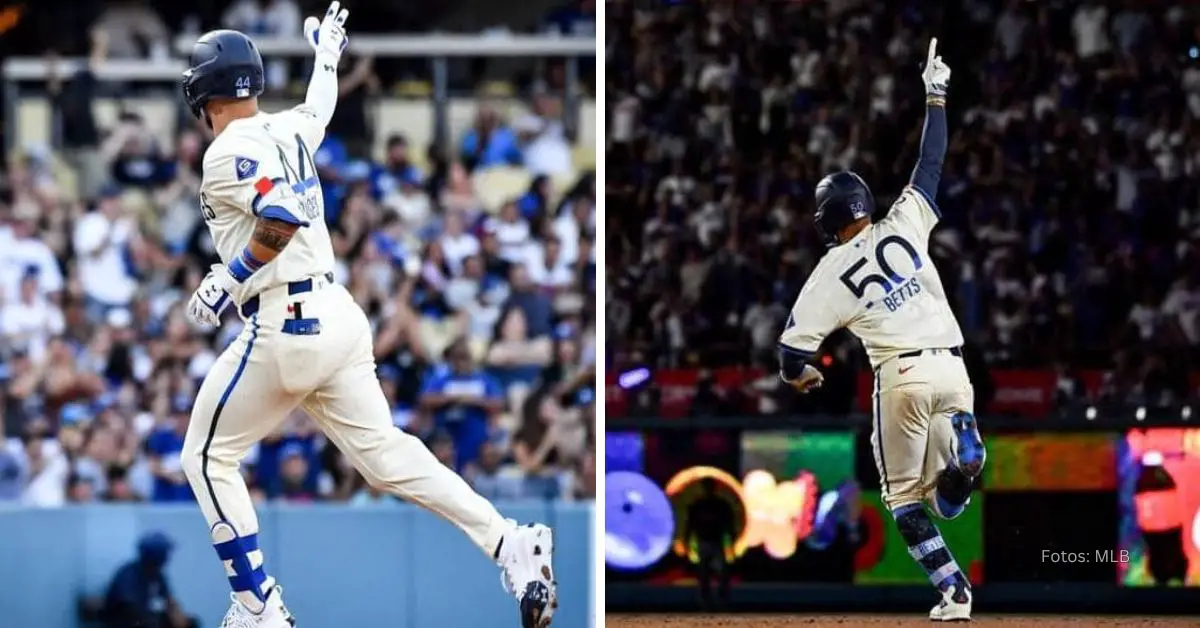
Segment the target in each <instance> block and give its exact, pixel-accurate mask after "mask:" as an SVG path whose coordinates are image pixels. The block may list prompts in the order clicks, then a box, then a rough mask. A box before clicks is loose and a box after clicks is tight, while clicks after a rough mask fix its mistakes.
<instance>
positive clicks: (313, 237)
mask: <svg viewBox="0 0 1200 628" xmlns="http://www.w3.org/2000/svg"><path fill="white" fill-rule="evenodd" d="M324 137H325V127H324V126H323V125H322V123H321V121H320V120H319V119H318V118H317V116H316V114H314V113H313V112H312V111H311V110H310V109H309V108H308V107H307V106H306V105H300V106H298V107H295V108H293V109H288V110H286V111H281V112H279V113H263V112H259V113H258V114H257V115H254V116H251V117H249V118H242V119H239V120H235V121H233V122H231V123H229V126H227V127H225V130H224V131H222V132H221V133H220V135H218V136H217V137H216V139H215V140H213V143H212V145H211V146H209V147H208V150H207V151H206V152H205V153H204V179H203V181H202V182H201V184H200V207H201V209H202V211H203V212H204V220H205V222H207V223H208V230H209V233H211V234H212V238H213V243H214V244H215V245H216V249H217V252H218V253H219V254H220V256H221V261H223V262H225V263H226V264H229V262H230V261H232V260H233V259H234V258H236V257H237V256H238V255H239V254H240V253H241V252H242V249H243V248H244V247H245V246H246V244H248V243H249V242H250V237H251V235H252V234H253V233H254V225H255V222H256V221H257V217H256V215H257V213H258V207H257V205H258V203H257V201H258V198H259V197H260V195H259V194H258V192H257V191H256V190H255V187H254V184H255V182H257V181H258V180H259V179H262V178H263V177H266V178H268V179H270V180H272V181H275V182H276V185H281V184H284V183H287V184H290V185H291V186H292V189H293V190H295V191H296V193H297V195H298V196H299V197H300V201H301V202H300V213H301V215H300V216H297V218H299V219H301V220H305V221H308V223H309V224H308V226H305V227H301V228H300V229H299V230H298V231H297V232H296V235H295V236H294V237H293V238H292V240H291V242H289V243H288V245H287V247H286V248H284V249H283V252H282V253H280V254H279V257H276V258H275V259H274V260H273V261H272V262H271V263H269V264H267V265H266V266H264V267H263V268H262V269H260V270H259V271H258V272H256V273H254V275H252V276H251V277H250V278H249V279H247V280H246V282H245V283H244V284H243V285H242V286H241V287H240V289H239V293H238V294H233V295H231V296H232V297H233V299H234V301H235V302H236V303H242V302H243V301H245V300H246V299H248V298H249V297H252V296H254V295H256V294H258V293H260V292H262V291H263V290H266V289H268V288H272V287H275V286H279V285H283V284H286V283H288V282H292V281H298V280H301V279H305V278H307V277H312V276H314V275H319V274H322V273H326V272H331V271H332V270H333V265H334V256H333V244H332V242H331V241H330V238H329V229H328V228H327V227H326V226H325V204H324V200H323V197H322V195H321V184H320V182H319V181H318V180H317V168H316V165H315V164H314V163H313V158H312V154H313V153H315V152H316V151H317V147H318V146H319V145H320V144H321V140H322V139H324Z"/></svg>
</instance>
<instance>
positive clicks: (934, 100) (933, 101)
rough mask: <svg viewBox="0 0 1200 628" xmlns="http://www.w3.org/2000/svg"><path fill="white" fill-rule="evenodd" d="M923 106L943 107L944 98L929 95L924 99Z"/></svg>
mask: <svg viewBox="0 0 1200 628" xmlns="http://www.w3.org/2000/svg"><path fill="white" fill-rule="evenodd" d="M925 104H926V105H929V106H931V107H945V106H946V97H945V96H941V95H938V94H929V95H928V96H926V97H925Z"/></svg>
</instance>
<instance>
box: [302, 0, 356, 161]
mask: <svg viewBox="0 0 1200 628" xmlns="http://www.w3.org/2000/svg"><path fill="white" fill-rule="evenodd" d="M349 15H350V12H349V11H347V10H346V9H343V8H341V3H339V2H333V3H330V5H329V8H328V9H326V10H325V17H324V18H323V19H317V18H315V17H308V18H305V20H304V40H305V41H307V42H308V45H309V46H311V47H312V49H313V54H314V56H313V71H312V77H311V78H309V80H308V91H306V92H305V94H304V102H303V103H302V104H301V105H300V106H298V107H296V108H295V109H293V111H296V112H299V113H301V114H302V115H304V116H305V117H307V118H308V119H309V120H310V122H309V123H307V124H305V125H304V128H303V129H302V134H303V136H304V140H305V141H306V142H309V143H311V144H312V147H313V149H314V150H315V149H316V147H317V145H319V144H320V143H321V140H322V139H323V138H324V135H325V127H327V126H329V121H330V120H332V119H333V112H334V110H335V109H337V101H338V75H337V69H338V63H339V62H340V61H341V58H342V52H344V51H345V50H346V46H347V44H349V43H350V40H349V39H348V38H347V37H346V30H345V25H346V18H347V17H348V16H349Z"/></svg>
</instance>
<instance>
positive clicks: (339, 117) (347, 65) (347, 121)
mask: <svg viewBox="0 0 1200 628" xmlns="http://www.w3.org/2000/svg"><path fill="white" fill-rule="evenodd" d="M374 64H375V59H374V57H371V56H370V55H353V54H348V55H345V56H344V57H342V62H341V64H340V65H339V66H338V105H337V109H336V110H334V112H333V120H331V121H330V122H329V127H328V128H327V130H326V132H327V133H329V134H330V135H333V136H336V137H337V138H338V139H340V140H341V141H343V142H345V144H346V151H347V153H348V154H349V155H350V156H351V157H353V158H355V159H365V158H367V157H368V156H369V153H370V150H371V129H370V127H369V123H368V118H367V102H368V97H369V96H370V95H372V94H377V93H379V89H380V87H379V77H378V76H376V75H375V70H374Z"/></svg>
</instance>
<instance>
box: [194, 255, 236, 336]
mask: <svg viewBox="0 0 1200 628" xmlns="http://www.w3.org/2000/svg"><path fill="white" fill-rule="evenodd" d="M236 285H237V281H235V280H234V279H233V276H232V275H230V274H229V269H227V268H225V266H223V265H221V264H213V267H212V270H211V271H209V273H208V275H207V276H206V277H204V280H203V281H201V282H200V287H199V288H196V292H194V293H192V298H191V299H190V300H189V301H188V309H187V313H188V318H190V319H191V320H192V322H194V323H196V324H198V325H207V326H209V327H218V326H220V324H221V313H222V312H224V311H225V308H227V307H229V304H230V303H232V302H233V299H231V298H230V297H229V293H230V292H231V291H232V290H233V288H234V287H235V286H236Z"/></svg>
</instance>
